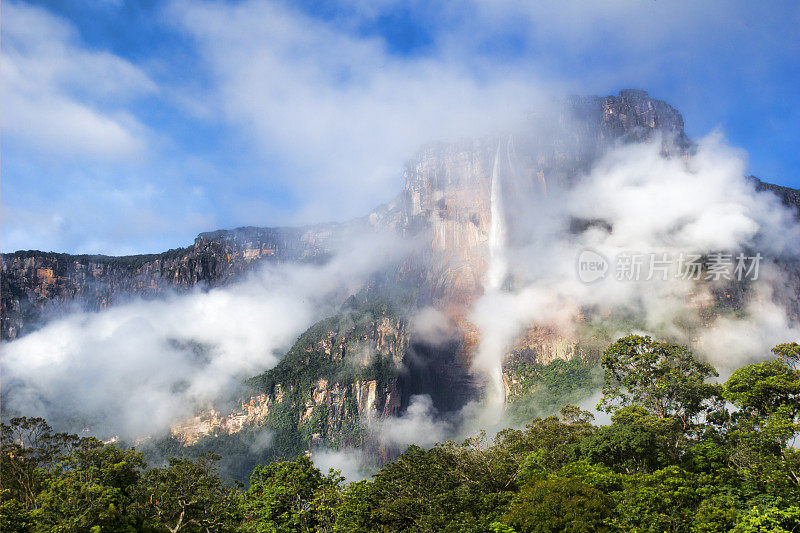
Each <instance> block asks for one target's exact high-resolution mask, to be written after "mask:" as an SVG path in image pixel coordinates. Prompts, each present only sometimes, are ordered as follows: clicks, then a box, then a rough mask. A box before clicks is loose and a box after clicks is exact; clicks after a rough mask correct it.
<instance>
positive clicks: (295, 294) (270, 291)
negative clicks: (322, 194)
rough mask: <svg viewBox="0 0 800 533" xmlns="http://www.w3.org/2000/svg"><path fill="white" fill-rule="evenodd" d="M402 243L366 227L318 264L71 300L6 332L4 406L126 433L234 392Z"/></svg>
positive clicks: (155, 431) (57, 423) (68, 425)
mask: <svg viewBox="0 0 800 533" xmlns="http://www.w3.org/2000/svg"><path fill="white" fill-rule="evenodd" d="M407 249H408V244H407V243H405V242H404V241H402V240H401V239H400V238H398V237H397V236H395V235H393V234H385V233H381V234H369V233H364V234H361V235H359V236H358V238H357V239H355V240H354V242H352V243H350V244H349V245H348V247H347V248H346V249H341V250H338V251H335V252H334V255H333V257H332V258H331V259H330V260H329V261H328V262H327V263H325V264H324V265H321V266H319V265H309V264H297V263H284V264H266V265H265V266H264V267H263V268H261V269H259V270H258V271H257V272H254V273H253V274H251V275H249V276H248V277H247V278H245V279H242V280H240V281H238V282H236V283H233V284H231V285H227V286H224V287H218V288H212V289H208V288H204V287H195V288H194V289H193V290H191V291H189V292H188V293H176V292H175V293H172V294H169V295H167V296H166V297H164V298H163V299H159V300H141V299H139V300H134V301H131V302H129V303H125V304H122V305H117V306H113V307H111V308H109V309H106V310H103V311H100V312H76V313H73V314H70V315H68V316H66V317H64V318H60V319H56V320H53V321H51V322H49V323H47V324H46V325H45V326H44V327H42V328H41V329H40V330H38V331H35V332H32V333H30V334H28V335H25V336H24V337H22V338H20V339H18V340H15V341H11V342H7V343H4V346H3V411H4V417H8V416H14V415H26V416H41V417H44V418H46V419H47V420H48V421H49V422H50V423H51V424H53V426H54V427H56V428H58V429H60V430H69V431H76V432H85V431H91V433H92V434H95V435H98V436H101V437H103V438H111V437H120V438H123V439H126V440H128V441H130V442H133V441H137V440H141V439H143V438H146V437H150V436H155V437H157V436H161V435H163V434H165V433H166V431H167V430H168V429H169V427H170V425H171V424H173V423H175V422H176V421H179V420H182V419H186V418H189V417H191V416H194V415H195V414H197V412H199V411H200V410H202V409H206V408H208V407H210V406H211V405H212V404H214V403H215V402H224V401H225V400H226V399H229V398H231V395H235V394H236V393H237V391H238V389H239V387H240V386H241V382H242V380H243V379H246V378H248V377H251V376H253V375H255V374H257V373H260V372H263V371H264V370H267V369H269V368H271V367H273V366H274V365H275V364H277V362H278V361H279V360H280V358H281V357H282V356H283V354H284V353H285V352H286V351H287V350H288V349H289V348H290V347H291V345H292V344H293V343H294V341H295V339H296V338H297V337H298V335H299V334H300V333H302V332H303V331H304V330H305V329H306V328H308V327H309V326H310V325H311V324H312V323H314V322H315V321H317V320H319V319H321V318H323V317H325V316H328V315H330V314H333V313H335V312H336V310H337V309H338V306H339V305H341V302H343V301H344V299H345V298H346V297H347V296H349V295H351V294H353V293H355V292H356V291H357V290H358V289H359V288H360V287H361V286H362V284H363V283H364V282H365V281H366V280H367V278H368V277H369V275H370V274H372V273H374V272H375V271H377V270H382V269H385V268H388V266H389V265H391V264H392V262H393V261H396V260H397V259H398V257H400V256H402V254H403V253H405V251H407Z"/></svg>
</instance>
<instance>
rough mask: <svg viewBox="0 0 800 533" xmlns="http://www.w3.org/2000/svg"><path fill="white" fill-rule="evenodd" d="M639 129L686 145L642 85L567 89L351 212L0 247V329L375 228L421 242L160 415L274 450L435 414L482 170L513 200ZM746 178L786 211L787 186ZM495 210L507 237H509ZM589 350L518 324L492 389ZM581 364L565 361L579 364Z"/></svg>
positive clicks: (421, 163) (465, 294)
mask: <svg viewBox="0 0 800 533" xmlns="http://www.w3.org/2000/svg"><path fill="white" fill-rule="evenodd" d="M655 136H661V138H662V144H663V150H664V151H665V152H667V153H674V154H680V153H683V152H684V151H687V150H690V149H691V143H690V142H689V140H688V139H687V138H686V135H685V133H684V130H683V119H682V118H681V116H680V114H679V113H678V112H677V111H676V110H675V109H673V108H672V107H670V106H669V105H668V104H666V103H664V102H662V101H659V100H655V99H652V98H650V97H649V96H648V95H647V93H646V92H644V91H633V90H628V91H621V92H620V94H619V95H618V96H608V97H572V98H569V99H567V101H566V103H563V105H562V104H559V105H554V106H553V110H552V112H548V114H547V115H546V116H545V115H542V116H540V115H531V116H529V117H528V118H527V123H526V124H525V125H523V127H521V128H520V129H519V131H515V132H514V133H513V134H505V135H495V136H489V137H485V138H482V139H473V140H464V141H461V142H457V143H453V144H440V143H438V144H430V145H428V146H426V147H424V148H423V149H422V150H421V151H420V152H419V153H418V154H417V157H416V158H415V159H414V160H413V161H412V162H410V163H409V164H408V165H407V166H406V169H405V180H406V184H405V188H404V190H403V191H402V193H401V195H400V196H399V197H398V199H397V200H395V201H394V202H392V203H390V204H388V205H386V206H382V207H380V208H378V209H376V210H375V211H373V212H372V213H370V214H369V215H368V216H366V217H364V218H361V219H357V220H353V221H349V222H346V223H342V224H327V225H319V226H314V227H308V228H240V229H237V230H233V231H217V232H213V233H203V234H201V235H199V236H198V237H197V239H196V240H195V242H194V244H192V245H191V246H189V247H187V248H181V249H177V250H170V251H168V252H165V253H162V254H154V255H142V256H130V257H105V256H72V255H66V254H55V253H44V252H35V251H28V252H15V253H11V254H3V255H2V323H1V325H2V328H1V330H0V333H1V334H2V338H3V339H5V340H10V339H14V338H16V337H18V336H20V335H24V334H25V333H27V332H29V331H31V330H32V329H33V328H35V327H36V325H37V324H39V323H41V322H42V321H44V320H47V319H48V318H50V317H51V316H54V315H58V314H61V313H67V312H70V310H72V309H74V308H75V307H76V306H78V307H83V308H87V309H93V310H96V309H101V308H103V307H106V306H108V305H113V304H115V303H119V302H121V301H124V300H125V299H126V298H130V297H131V296H137V297H145V298H152V297H157V296H158V295H159V294H162V293H164V292H165V291H169V290H185V289H186V288H189V287H192V286H195V285H197V284H207V285H209V286H215V285H221V284H224V283H227V282H229V281H230V280H233V279H235V278H236V277H237V276H240V275H242V274H244V273H246V272H247V271H249V270H251V269H253V268H256V267H257V266H258V265H261V264H264V263H265V262H324V261H325V260H326V259H327V257H328V256H329V254H330V253H331V252H332V250H334V249H335V248H336V246H337V244H340V243H343V242H346V241H347V239H348V236H352V235H353V234H354V232H358V231H362V230H364V229H365V228H373V229H386V228H390V229H393V230H395V231H397V232H399V233H401V234H404V235H407V236H411V237H414V238H415V239H416V240H418V241H421V242H422V250H421V251H419V250H417V251H415V253H414V254H413V255H412V256H409V257H408V258H407V260H406V261H405V262H403V263H402V264H401V265H400V267H399V269H398V270H397V271H396V272H388V273H383V274H382V278H381V279H380V280H379V283H373V284H372V285H370V286H368V287H366V288H365V289H364V290H363V291H362V293H360V294H359V295H358V297H357V298H355V299H354V300H353V301H350V302H348V303H347V304H346V305H344V306H343V308H342V310H341V312H340V313H339V314H337V315H336V316H333V317H330V318H328V319H325V320H323V321H321V322H319V323H317V324H315V325H314V326H312V327H311V328H309V330H308V331H306V332H305V333H304V334H303V335H301V337H300V338H299V339H298V340H297V342H296V344H295V345H294V346H293V348H292V349H291V350H290V351H289V352H288V353H287V354H286V356H285V357H284V358H283V359H282V361H281V363H280V364H279V365H278V366H276V367H275V368H273V369H271V370H269V371H267V372H265V373H264V374H262V375H260V376H257V377H255V378H253V379H251V380H250V381H249V383H248V386H249V390H248V391H247V392H246V393H245V394H243V395H242V397H241V398H240V400H239V402H238V405H237V406H236V407H235V408H233V409H225V410H223V409H213V408H208V409H206V410H205V411H203V412H202V413H200V414H198V415H197V416H196V417H194V418H193V419H190V420H187V421H184V422H182V423H180V424H177V425H176V426H175V427H174V428H173V436H174V437H175V438H176V439H177V440H178V441H180V442H181V443H183V444H192V443H196V442H198V441H199V440H202V439H204V438H206V437H209V436H211V437H213V436H215V435H228V436H230V435H236V434H238V433H240V432H242V431H243V430H245V429H247V428H251V427H265V428H268V429H269V430H270V431H272V432H273V433H274V435H275V442H274V443H273V447H274V448H275V450H277V451H276V453H277V454H278V455H281V454H285V455H287V456H289V455H291V454H294V453H296V452H297V451H298V450H303V449H306V448H307V447H309V446H311V445H312V444H314V443H327V444H329V445H334V446H338V445H364V444H368V443H365V441H364V439H365V438H366V437H365V435H366V433H365V432H364V431H363V429H364V428H363V424H364V423H365V421H368V420H370V419H372V418H376V417H377V418H381V417H390V416H396V415H398V414H400V413H402V412H403V410H404V409H405V407H406V406H407V405H408V403H409V399H410V397H411V396H412V395H415V394H428V395H430V396H431V397H432V401H433V405H434V407H435V408H436V409H437V410H438V411H439V412H441V413H447V412H452V411H456V410H458V409H459V408H460V407H461V406H463V405H464V404H465V403H467V402H468V401H469V400H471V399H474V398H475V396H476V395H478V394H479V392H480V384H477V383H475V380H474V377H473V376H472V375H471V374H470V354H471V350H472V347H473V346H474V345H475V343H476V342H477V340H478V339H477V331H476V330H475V328H474V327H472V325H471V324H469V322H468V320H467V318H466V317H467V315H468V310H469V308H470V305H471V304H472V303H473V302H474V301H475V299H476V298H477V297H479V296H480V295H481V294H482V293H483V290H484V283H485V280H486V276H487V269H488V266H489V241H490V232H491V228H492V223H493V221H492V181H493V177H500V178H502V179H501V181H502V183H503V189H502V191H500V195H501V196H502V200H503V202H505V203H507V204H508V206H509V207H510V208H511V209H510V211H514V209H520V208H524V203H525V202H526V201H528V200H529V199H530V198H531V197H535V196H536V195H544V194H546V193H547V191H548V190H550V189H553V188H558V187H561V186H564V185H567V184H569V183H570V182H571V181H572V180H573V179H575V177H576V176H578V175H580V174H581V173H583V172H585V171H588V170H589V169H590V168H591V165H592V163H593V162H594V161H595V160H596V158H597V157H598V156H600V155H601V154H602V153H603V152H604V151H606V150H607V149H609V147H610V146H612V145H613V144H614V143H616V142H636V141H642V140H646V139H651V138H653V137H655ZM759 183H760V182H759ZM759 187H762V188H769V189H770V190H773V191H774V192H776V193H777V194H778V195H779V196H781V198H782V199H783V201H784V202H785V203H788V204H794V205H795V206H798V209H799V210H800V198H798V196H800V195H798V191H793V190H792V189H786V188H781V187H775V186H770V185H768V184H763V183H762V184H760V185H759ZM515 203H516V204H515ZM799 212H800V211H799ZM508 222H510V223H509V225H508V235H507V238H508V239H514V238H515V234H514V230H515V228H514V224H513V221H508ZM386 287H390V290H386ZM398 294H399V296H398ZM398 301H402V305H399V304H398ZM429 305H431V306H434V307H435V308H437V309H439V310H440V311H443V312H444V313H445V315H447V316H448V317H449V318H450V319H451V320H452V321H453V322H454V323H455V324H456V326H457V331H458V333H457V334H456V335H455V336H454V338H453V339H452V340H450V341H448V342H446V343H444V344H439V345H431V344H430V343H427V342H425V341H423V340H421V339H416V338H414V337H413V336H412V333H411V332H410V329H409V327H408V325H407V318H408V316H409V313H410V312H413V311H414V310H417V309H419V308H421V307H424V306H429ZM597 353H598V352H597V347H596V346H593V345H589V346H586V345H583V344H580V343H579V342H578V341H577V340H574V339H565V338H561V337H559V336H558V335H557V334H555V333H553V332H547V331H542V330H538V329H537V328H535V327H532V328H531V329H530V330H529V331H528V332H526V334H525V335H523V336H522V337H521V338H520V339H519V340H518V342H517V345H516V346H515V347H514V348H513V350H512V354H511V357H510V359H509V364H508V365H507V366H506V368H505V369H504V376H503V377H504V382H505V386H506V393H507V396H509V397H514V396H515V395H524V392H525V390H526V385H525V383H527V381H526V380H528V379H529V378H530V376H531V375H532V374H531V372H534V373H536V372H540V373H541V372H544V370H542V369H540V368H539V367H538V366H536V365H544V364H548V363H550V364H553V363H555V366H556V367H557V366H558V365H559V364H560V363H559V361H561V362H564V361H573V360H583V359H587V358H592V357H595V358H596V356H597ZM531 369H533V370H531ZM584 370H585V369H583V368H582V367H575V368H572V367H569V368H566V370H565V372H578V374H574V375H575V376H583V377H585V376H584V374H581V372H584ZM537 375H538V374H537ZM569 375H570V376H572V375H573V374H569ZM526 376H527V377H526ZM537 379H538V378H537ZM576 379H577V378H576ZM580 379H583V378H580ZM554 383H556V385H558V383H560V382H559V381H558V379H556V380H555V381H554ZM556 385H554V386H556ZM376 449H377V450H378V452H377V453H379V454H380V453H389V452H388V451H386V450H383V451H381V450H380V446H376Z"/></svg>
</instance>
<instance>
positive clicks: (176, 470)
mask: <svg viewBox="0 0 800 533" xmlns="http://www.w3.org/2000/svg"><path fill="white" fill-rule="evenodd" d="M217 460H219V456H216V455H212V454H207V455H203V456H201V457H199V458H198V459H197V460H196V461H191V460H188V459H176V458H172V459H170V460H169V466H168V467H166V468H152V469H150V470H148V471H147V472H145V474H144V475H143V476H142V479H141V482H140V483H139V487H138V494H137V502H138V506H139V510H140V513H141V514H142V515H143V517H144V519H145V524H146V525H147V526H149V527H154V528H166V529H167V530H169V531H170V532H171V533H178V532H179V531H203V532H206V533H208V532H212V531H228V530H229V529H230V528H231V524H232V523H233V521H234V518H235V509H234V498H233V495H232V494H231V493H230V492H229V491H228V490H227V489H226V488H225V487H223V486H222V483H221V482H220V480H219V478H218V477H217V475H216V472H215V469H214V463H216V461H217Z"/></svg>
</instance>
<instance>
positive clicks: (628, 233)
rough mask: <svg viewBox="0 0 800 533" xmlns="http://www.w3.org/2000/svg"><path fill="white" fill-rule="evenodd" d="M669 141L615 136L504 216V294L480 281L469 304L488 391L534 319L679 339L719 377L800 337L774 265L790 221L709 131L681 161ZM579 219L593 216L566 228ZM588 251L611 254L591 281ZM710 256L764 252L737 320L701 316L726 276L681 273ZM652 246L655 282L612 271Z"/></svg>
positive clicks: (497, 386) (787, 253) (786, 242)
mask: <svg viewBox="0 0 800 533" xmlns="http://www.w3.org/2000/svg"><path fill="white" fill-rule="evenodd" d="M670 142H672V140H671V139H668V138H667V139H662V138H657V139H655V140H653V141H651V142H648V143H636V144H622V143H619V144H618V145H617V146H616V147H615V148H614V149H612V150H610V151H609V152H608V153H607V154H606V155H605V156H603V157H602V158H601V159H600V160H598V161H597V162H596V163H595V164H594V165H593V166H592V168H591V170H590V171H589V172H588V173H586V174H585V175H582V176H578V177H577V178H576V179H575V180H574V181H572V182H571V183H567V184H564V183H548V184H547V185H548V189H547V192H546V193H544V192H542V191H540V190H537V191H536V192H535V193H533V194H531V195H530V196H529V197H526V198H524V200H523V201H518V202H517V204H516V205H523V206H524V210H516V211H511V212H508V211H507V212H505V213H504V214H503V216H504V217H505V220H506V221H512V222H513V225H514V227H513V228H512V229H513V230H514V231H513V235H514V238H513V239H512V240H510V241H509V243H508V245H507V248H506V250H505V251H504V255H505V256H506V257H507V259H508V278H507V279H506V282H505V286H504V288H502V289H501V290H487V291H486V293H485V294H484V296H483V297H481V298H480V299H479V300H478V301H477V302H476V303H475V305H474V307H473V309H472V313H471V320H472V322H473V323H474V324H475V325H476V326H477V327H478V328H479V330H480V334H481V342H480V344H479V346H478V349H477V351H476V357H475V360H474V368H475V370H476V371H477V372H479V373H481V374H482V375H484V376H486V379H487V381H488V383H489V385H487V386H488V387H489V388H490V390H491V391H492V392H493V393H497V391H500V393H502V382H501V381H500V380H499V376H500V375H501V372H502V368H503V361H504V359H505V357H506V354H508V353H509V352H510V351H511V349H512V348H513V346H514V343H515V342H516V341H517V340H518V338H519V336H520V335H521V334H522V333H523V331H524V330H525V328H527V327H529V326H530V325H536V326H539V327H545V328H549V329H551V330H554V331H556V332H558V333H559V334H560V335H561V336H564V337H567V338H572V339H579V338H580V335H581V334H580V332H579V327H580V326H583V327H584V329H585V327H586V326H587V325H588V327H590V328H591V327H592V325H593V324H606V325H611V326H612V327H613V328H616V329H614V330H613V331H614V333H613V335H612V338H611V339H609V340H614V339H616V338H619V337H621V336H624V335H627V334H630V333H639V334H649V335H651V336H653V337H654V338H659V339H663V340H669V341H672V342H680V343H683V344H688V345H690V346H691V347H692V348H693V349H694V350H695V353H696V354H698V355H699V356H700V357H702V358H705V359H707V360H709V361H710V362H712V363H713V364H714V365H716V366H717V367H718V369H719V370H720V371H721V373H722V375H723V376H726V375H729V374H730V372H732V371H733V369H735V368H737V367H738V366H740V365H742V364H747V363H750V362H753V361H758V360H763V359H764V358H767V357H769V356H770V352H769V350H770V348H771V347H772V346H774V345H776V344H778V343H780V342H788V341H792V340H796V339H798V338H800V328H799V327H798V323H797V317H796V316H792V315H791V314H790V313H788V312H787V305H786V303H787V302H797V298H798V295H797V294H796V293H794V292H792V289H791V288H790V284H789V283H788V279H789V278H788V277H787V276H791V275H795V276H796V273H795V274H791V273H787V272H786V271H785V270H784V268H783V267H779V266H778V265H777V264H776V263H785V261H783V260H785V259H791V258H793V259H796V258H797V257H800V224H798V221H797V219H796V216H795V215H794V213H793V212H792V211H790V210H789V209H788V208H786V207H784V206H783V205H782V204H781V203H780V201H779V200H778V198H777V197H775V196H774V195H773V194H771V193H769V192H756V190H755V188H754V184H753V183H752V181H751V180H749V179H747V178H746V177H745V172H746V168H747V162H746V155H745V154H744V153H743V152H742V151H740V150H736V149H733V148H731V147H730V146H728V145H727V144H726V142H725V140H724V138H723V137H722V135H721V134H719V133H718V132H715V133H712V134H711V135H709V136H707V137H705V138H703V139H701V140H700V141H699V142H698V143H697V145H696V146H695V147H693V149H692V150H690V151H689V152H688V153H686V154H684V155H682V156H672V157H670V156H667V155H665V151H664V147H665V146H668V145H669V143H670ZM502 179H503V180H506V181H505V185H504V186H509V185H511V184H513V182H514V180H517V179H519V178H518V177H517V176H516V175H515V174H514V173H511V172H509V173H507V174H505V175H504V176H502ZM516 189H517V190H520V189H522V188H521V187H516ZM522 190H524V189H522ZM575 220H585V221H595V222H594V223H591V224H587V225H586V228H585V229H583V230H582V231H575V230H573V229H572V228H571V224H573V223H574V221H575ZM586 250H589V251H590V252H591V253H592V254H597V255H598V256H599V257H602V258H604V259H605V260H606V261H607V262H608V265H607V271H606V272H605V275H604V276H602V277H600V278H599V279H595V280H591V281H589V282H586V281H582V280H581V278H580V276H579V271H578V259H579V256H580V255H581V253H582V252H584V251H586ZM715 252H727V253H728V254H730V255H731V256H732V257H735V256H736V254H737V253H745V252H746V253H747V254H748V256H750V255H752V256H755V255H756V254H757V253H758V254H761V255H762V256H763V260H762V261H761V262H760V267H759V268H760V270H759V272H758V279H756V280H752V281H751V282H750V284H749V286H748V287H747V290H746V291H745V294H744V296H743V298H744V302H743V306H742V308H741V309H740V311H739V312H738V313H737V314H736V316H734V314H733V313H731V312H728V313H721V312H717V313H716V315H715V316H712V317H710V318H709V317H704V316H703V311H704V310H705V309H708V308H709V307H710V306H711V305H712V303H713V302H714V297H713V292H714V291H719V290H722V291H724V290H726V287H728V285H726V283H728V284H730V283H731V282H730V281H727V280H725V279H724V278H723V279H718V280H714V279H712V280H706V279H705V278H706V277H707V273H706V272H705V270H704V271H703V273H702V276H701V280H700V281H696V280H693V279H686V278H685V277H682V276H680V275H679V274H680V272H678V267H679V258H680V257H689V256H696V257H701V256H702V257H708V255H709V254H713V253H715ZM649 254H655V255H656V257H658V258H662V257H664V254H666V257H667V258H668V259H669V262H668V264H667V265H666V266H665V268H666V271H665V272H663V273H661V272H659V273H658V274H657V275H653V276H652V279H651V278H650V276H648V274H647V273H646V270H645V268H644V267H643V268H642V270H641V275H640V276H639V277H638V279H636V280H630V279H624V277H622V276H620V275H619V272H617V271H616V270H615V268H614V266H615V264H617V265H619V263H618V261H620V258H621V257H626V255H627V256H634V255H643V256H645V257H649ZM662 274H663V275H662ZM487 285H490V284H489V282H488V281H487ZM614 317H617V318H618V319H619V320H617V321H613V319H614ZM504 422H506V421H503V422H501V423H500V426H501V427H502V424H503V423H504Z"/></svg>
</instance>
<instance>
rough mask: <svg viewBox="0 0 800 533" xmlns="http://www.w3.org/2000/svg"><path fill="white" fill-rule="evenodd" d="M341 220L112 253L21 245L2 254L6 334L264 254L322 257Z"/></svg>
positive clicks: (274, 258)
mask: <svg viewBox="0 0 800 533" xmlns="http://www.w3.org/2000/svg"><path fill="white" fill-rule="evenodd" d="M341 231H342V225H333V224H332V225H330V226H318V227H313V228H240V229H237V230H232V231H215V232H212V233H201V234H200V235H199V236H198V237H197V238H196V239H195V242H194V244H192V245H191V246H189V247H187V248H179V249H176V250H170V251H168V252H164V253H161V254H152V255H135V256H127V257H108V256H90V255H68V254H58V253H47V252H37V251H19V252H14V253H10V254H3V256H2V299H1V302H2V319H1V320H2V338H3V339H6V340H10V339H14V338H16V337H18V336H20V335H22V334H24V333H26V332H28V331H30V330H31V328H33V327H35V325H36V324H37V323H38V322H39V321H40V320H42V319H45V318H48V317H50V316H52V315H57V314H59V313H66V312H69V311H70V310H72V309H74V308H75V306H80V307H82V308H85V309H90V310H99V309H102V308H104V307H106V306H109V305H112V304H114V303H118V302H120V301H124V300H125V299H126V298H130V297H131V296H141V297H146V298H147V297H154V296H158V295H159V294H162V293H164V292H165V291H168V290H181V289H185V288H188V287H192V286H194V285H197V284H199V283H205V284H207V285H210V286H213V285H220V284H223V283H225V282H226V281H228V280H230V279H232V278H234V277H236V276H237V275H240V274H242V273H244V272H246V271H248V270H250V269H252V268H253V267H254V266H256V265H258V264H261V263H262V262H265V261H270V262H278V261H297V262H309V261H310V262H313V261H323V260H324V259H325V256H326V254H327V253H328V251H329V248H328V247H329V245H330V243H331V241H332V240H333V239H334V238H335V237H336V236H337V235H338V234H339V233H340V232H341Z"/></svg>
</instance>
